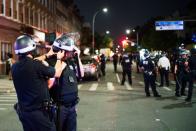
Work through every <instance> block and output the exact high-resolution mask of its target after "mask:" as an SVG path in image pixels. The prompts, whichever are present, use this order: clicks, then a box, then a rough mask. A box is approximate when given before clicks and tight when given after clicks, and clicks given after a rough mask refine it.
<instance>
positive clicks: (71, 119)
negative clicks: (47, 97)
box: [50, 35, 79, 131]
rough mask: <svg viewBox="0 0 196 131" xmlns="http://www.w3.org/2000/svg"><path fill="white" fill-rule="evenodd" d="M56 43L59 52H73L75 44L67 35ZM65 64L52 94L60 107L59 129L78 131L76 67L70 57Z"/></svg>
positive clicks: (57, 124)
mask: <svg viewBox="0 0 196 131" xmlns="http://www.w3.org/2000/svg"><path fill="white" fill-rule="evenodd" d="M68 39H69V40H68ZM70 42H71V43H70ZM54 43H56V44H53V46H55V47H57V48H58V49H59V50H65V51H73V48H72V44H74V42H73V40H72V39H71V38H70V37H68V36H67V35H63V36H61V37H60V38H59V39H57V40H55V42H54ZM53 60H54V59H53ZM65 62H66V64H67V66H66V67H65V69H64V70H63V72H62V74H61V76H60V78H59V79H58V80H56V82H55V84H54V86H53V87H52V89H51V91H50V93H51V96H52V98H53V99H54V101H55V103H57V106H58V110H57V121H56V126H57V128H58V129H60V130H62V131H76V130H77V114H76V104H77V103H78V101H79V97H78V87H77V85H78V84H77V78H76V69H75V67H76V65H75V63H74V62H73V59H71V58H70V57H68V58H66V60H65Z"/></svg>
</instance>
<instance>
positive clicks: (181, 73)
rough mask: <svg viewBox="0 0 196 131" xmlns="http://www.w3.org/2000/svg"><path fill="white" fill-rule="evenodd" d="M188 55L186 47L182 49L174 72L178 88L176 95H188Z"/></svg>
mask: <svg viewBox="0 0 196 131" xmlns="http://www.w3.org/2000/svg"><path fill="white" fill-rule="evenodd" d="M187 62H188V57H187V51H186V50H185V49H180V51H179V58H178V59H177V60H176V63H175V69H174V74H175V77H176V89H175V91H176V92H175V96H177V97H180V96H186V94H185V87H186V83H187V80H188V74H189V72H188V70H187V68H188V66H187V65H188V64H186V63H187Z"/></svg>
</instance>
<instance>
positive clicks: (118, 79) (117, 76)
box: [116, 73, 120, 83]
mask: <svg viewBox="0 0 196 131" xmlns="http://www.w3.org/2000/svg"><path fill="white" fill-rule="evenodd" d="M116 78H117V81H118V83H120V78H119V75H118V74H117V73H116Z"/></svg>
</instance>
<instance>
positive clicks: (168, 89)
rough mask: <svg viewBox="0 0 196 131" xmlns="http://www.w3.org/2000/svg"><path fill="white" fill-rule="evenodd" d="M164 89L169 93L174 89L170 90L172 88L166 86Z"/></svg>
mask: <svg viewBox="0 0 196 131" xmlns="http://www.w3.org/2000/svg"><path fill="white" fill-rule="evenodd" d="M163 89H165V90H167V91H172V89H170V88H168V87H166V86H164V87H163Z"/></svg>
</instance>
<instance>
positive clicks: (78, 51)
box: [74, 46, 81, 56]
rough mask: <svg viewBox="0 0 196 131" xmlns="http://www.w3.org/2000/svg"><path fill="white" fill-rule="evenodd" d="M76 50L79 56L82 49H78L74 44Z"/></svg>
mask: <svg viewBox="0 0 196 131" xmlns="http://www.w3.org/2000/svg"><path fill="white" fill-rule="evenodd" d="M74 50H75V52H74V53H77V54H78V56H79V55H80V52H81V51H80V50H79V49H78V47H76V46H74Z"/></svg>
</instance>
